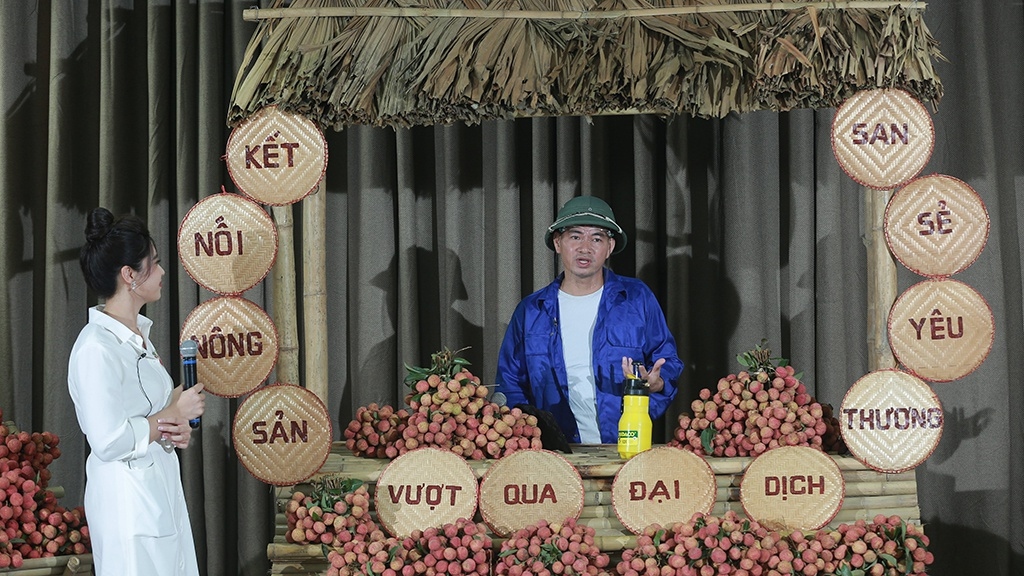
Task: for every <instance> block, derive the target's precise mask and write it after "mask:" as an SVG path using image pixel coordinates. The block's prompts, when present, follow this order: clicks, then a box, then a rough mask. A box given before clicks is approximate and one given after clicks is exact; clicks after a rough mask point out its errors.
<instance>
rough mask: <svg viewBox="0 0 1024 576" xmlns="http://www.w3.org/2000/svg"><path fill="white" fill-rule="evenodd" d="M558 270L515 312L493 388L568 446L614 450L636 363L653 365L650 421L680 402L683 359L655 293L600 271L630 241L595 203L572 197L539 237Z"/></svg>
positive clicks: (600, 203)
mask: <svg viewBox="0 0 1024 576" xmlns="http://www.w3.org/2000/svg"><path fill="white" fill-rule="evenodd" d="M544 241H545V243H546V244H547V246H548V248H550V249H552V250H554V251H555V252H557V253H558V254H559V256H560V257H561V260H562V267H563V269H564V270H563V272H562V273H561V274H559V276H558V278H556V279H555V280H554V281H553V282H552V283H551V284H549V285H547V286H546V287H544V288H541V289H540V290H538V291H536V292H534V293H533V294H530V295H529V296H527V297H526V298H524V299H523V301H522V302H520V303H519V305H518V306H517V307H516V310H515V312H513V314H512V319H511V320H510V322H509V325H508V329H507V330H506V332H505V338H504V340H503V341H502V344H501V350H500V352H499V354H498V374H497V379H496V381H497V386H498V391H499V392H502V393H503V394H505V396H506V398H507V401H508V405H510V406H514V405H516V404H529V405H531V406H535V407H537V408H540V409H542V410H547V411H549V412H551V413H552V415H553V416H554V418H555V420H556V421H557V422H558V425H559V426H560V427H561V429H562V432H563V433H564V434H565V436H566V438H567V439H568V440H569V442H572V443H582V444H615V443H617V442H618V423H619V417H620V416H621V414H622V384H623V381H624V379H625V374H627V373H629V374H632V362H633V359H634V358H635V359H637V360H638V361H641V362H643V363H644V365H645V366H649V368H646V367H644V368H641V370H640V373H641V376H643V377H644V378H646V379H647V382H648V384H649V385H650V391H651V395H650V413H651V418H659V417H661V415H662V414H664V413H665V410H666V409H667V408H668V405H669V404H670V403H671V402H672V399H673V398H674V397H675V395H676V382H677V381H678V379H679V376H680V374H682V371H683V362H682V361H681V360H680V359H679V356H678V354H677V353H676V343H675V339H674V338H673V337H672V334H671V332H669V329H668V325H667V324H666V322H665V315H664V313H662V311H661V306H660V305H659V304H658V301H657V299H656V298H655V297H654V293H653V292H651V290H650V288H648V287H647V285H646V284H644V283H643V282H641V281H640V280H637V279H635V278H628V277H625V276H619V275H617V274H615V273H614V272H612V271H611V270H610V269H608V268H605V262H606V261H607V260H608V257H609V256H611V255H612V254H613V253H616V252H619V251H621V250H622V249H623V248H625V246H626V234H625V233H624V232H623V231H622V227H621V226H619V225H618V224H617V223H616V222H615V215H614V214H613V213H612V209H611V207H610V206H608V204H607V203H605V202H604V201H603V200H601V199H600V198H595V197H593V196H577V197H575V198H572V199H571V200H569V201H568V202H566V203H565V205H564V206H563V207H562V209H561V210H559V211H558V217H557V218H556V219H555V221H554V223H552V224H551V226H549V227H548V229H547V233H546V234H545V236H544Z"/></svg>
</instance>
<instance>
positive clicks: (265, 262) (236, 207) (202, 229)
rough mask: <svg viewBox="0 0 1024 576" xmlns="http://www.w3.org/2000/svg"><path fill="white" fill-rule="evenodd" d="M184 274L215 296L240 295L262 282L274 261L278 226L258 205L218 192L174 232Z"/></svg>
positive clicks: (197, 203)
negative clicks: (186, 273)
mask: <svg viewBox="0 0 1024 576" xmlns="http://www.w3.org/2000/svg"><path fill="white" fill-rule="evenodd" d="M178 257H179V258H180V259H181V263H182V265H183V266H184V267H185V271H186V272H188V275H189V276H191V277H192V279H193V280H195V282H196V284H199V285H200V286H202V287H203V288H206V289H207V290H210V291H211V292H216V293H218V294H241V293H242V292H245V291H246V290H248V289H249V288H252V287H253V286H255V285H256V284H259V283H260V282H261V281H263V279H264V278H266V276H267V273H269V272H270V268H271V267H272V266H273V265H274V259H275V258H277V227H276V226H275V225H274V221H273V220H272V219H271V218H270V215H269V214H267V211H266V210H265V209H264V208H263V207H262V206H260V205H259V204H257V203H255V202H253V201H252V200H249V199H248V198H245V197H244V196H241V195H240V194H231V193H228V192H222V193H220V194H213V195H211V196H207V197H206V198H203V199H202V200H200V201H199V202H196V205H195V206H193V207H192V208H191V209H190V210H189V211H188V213H187V214H185V218H184V219H183V220H182V221H181V226H180V227H179V228H178Z"/></svg>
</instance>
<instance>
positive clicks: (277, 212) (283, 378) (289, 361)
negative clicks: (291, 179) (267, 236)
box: [272, 205, 299, 384]
mask: <svg viewBox="0 0 1024 576" xmlns="http://www.w3.org/2000/svg"><path fill="white" fill-rule="evenodd" d="M272 210H273V214H274V222H275V223H277V239H278V250H277V260H276V261H275V262H274V294H273V299H274V315H275V316H277V318H276V324H277V338H278V358H277V381H278V382H286V383H288V384H299V348H298V335H297V334H298V321H297V320H296V314H295V234H294V225H293V224H292V207H291V206H290V205H289V206H274V207H273V208H272Z"/></svg>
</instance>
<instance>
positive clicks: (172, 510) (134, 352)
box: [68, 208, 205, 576]
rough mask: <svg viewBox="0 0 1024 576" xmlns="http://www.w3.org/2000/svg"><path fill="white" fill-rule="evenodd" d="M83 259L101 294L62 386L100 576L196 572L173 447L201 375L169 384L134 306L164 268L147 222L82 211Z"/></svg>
mask: <svg viewBox="0 0 1024 576" xmlns="http://www.w3.org/2000/svg"><path fill="white" fill-rule="evenodd" d="M85 235H86V244H85V246H83V247H82V252H81V257H80V262H81V265H82V273H83V275H84V276H85V281H86V284H88V285H89V288H90V289H92V290H93V291H94V292H95V293H96V294H97V295H98V296H99V297H100V298H101V300H102V301H103V304H101V305H99V306H95V307H93V308H90V309H89V323H88V324H86V326H85V327H84V328H82V331H81V333H80V334H79V335H78V340H77V341H76V342H75V345H74V347H73V348H72V350H71V359H70V361H69V365H68V389H69V391H70V393H71V398H72V400H74V403H75V413H76V415H77V416H78V424H79V426H81V428H82V432H83V433H85V436H86V439H87V440H88V442H89V448H90V454H89V458H88V460H87V461H86V485H85V514H86V518H87V520H88V524H89V533H90V536H91V538H92V552H93V561H94V563H95V568H96V574H97V576H126V575H138V576H142V575H146V576H150V575H168V576H171V575H173V576H182V575H185V576H193V575H194V576H198V574H199V568H198V566H197V561H196V552H195V544H194V542H193V540H192V529H191V527H190V526H189V520H188V510H187V509H186V507H185V495H184V492H183V490H182V485H181V476H180V470H179V467H178V455H177V454H176V453H175V450H174V448H182V449H183V448H187V447H188V445H189V441H190V440H191V434H192V429H191V427H190V426H189V423H188V421H189V419H191V418H197V417H199V416H200V415H201V414H202V413H203V409H204V406H205V397H204V394H203V386H202V384H197V385H196V386H194V387H192V388H190V389H189V390H185V391H183V390H182V389H181V387H180V386H178V387H175V386H174V384H173V382H172V381H171V377H170V375H169V374H168V373H167V370H166V368H165V367H164V364H163V361H162V360H161V358H160V356H159V355H158V354H157V352H156V348H155V347H154V346H153V343H152V342H151V341H150V339H149V330H150V327H151V326H152V324H153V322H152V321H151V320H150V319H149V318H146V317H145V316H142V315H141V314H140V313H139V312H140V310H141V309H142V306H144V305H145V304H148V303H150V302H155V301H156V300H158V299H159V298H160V291H161V288H162V281H163V276H164V269H163V267H162V266H161V265H160V260H159V258H158V257H157V253H156V246H155V243H154V242H153V238H152V237H151V236H150V234H149V231H148V230H147V229H146V225H145V223H143V222H142V220H141V219H139V218H138V217H135V216H124V217H121V218H118V219H115V218H114V216H113V214H111V213H110V211H108V210H107V209H105V208H96V209H95V210H93V211H92V212H91V213H90V214H89V222H88V224H87V225H86V230H85Z"/></svg>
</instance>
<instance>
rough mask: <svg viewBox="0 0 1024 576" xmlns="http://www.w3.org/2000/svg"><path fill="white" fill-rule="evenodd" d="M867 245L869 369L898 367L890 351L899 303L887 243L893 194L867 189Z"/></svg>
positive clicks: (865, 244)
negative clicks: (893, 316)
mask: <svg viewBox="0 0 1024 576" xmlns="http://www.w3.org/2000/svg"><path fill="white" fill-rule="evenodd" d="M863 192H864V222H865V231H864V246H865V247H866V248H867V256H868V274H867V282H868V309H867V314H868V318H867V344H868V370H870V371H872V372H873V371H875V370H882V369H885V368H893V367H895V366H896V359H895V358H894V357H893V354H892V350H891V349H890V348H889V332H888V321H889V310H890V309H891V308H892V304H893V302H895V301H896V263H895V262H894V261H893V259H892V255H891V254H889V247H888V245H887V244H886V242H885V230H884V228H885V207H886V205H887V204H888V203H889V199H890V198H891V197H892V191H889V190H873V189H871V188H864V190H863Z"/></svg>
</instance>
